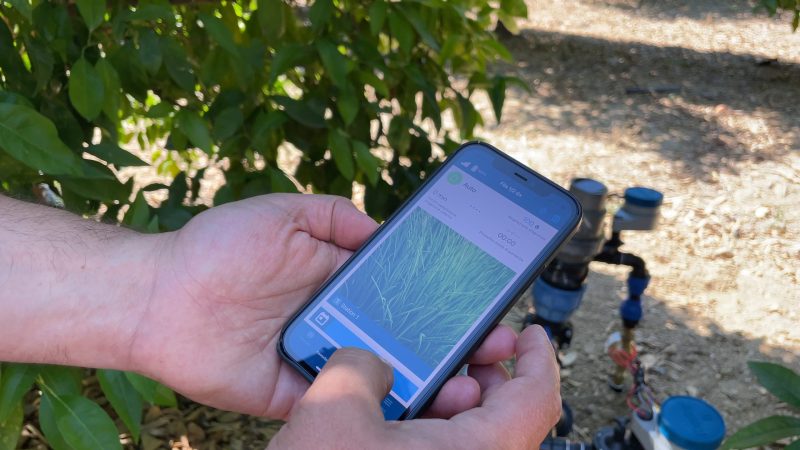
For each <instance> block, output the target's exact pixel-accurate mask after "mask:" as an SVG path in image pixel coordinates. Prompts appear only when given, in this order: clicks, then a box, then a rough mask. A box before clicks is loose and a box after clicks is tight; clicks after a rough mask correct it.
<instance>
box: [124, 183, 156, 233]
mask: <svg viewBox="0 0 800 450" xmlns="http://www.w3.org/2000/svg"><path fill="white" fill-rule="evenodd" d="M123 220H124V221H125V223H126V224H127V225H129V226H130V227H131V228H133V229H135V230H139V231H141V230H143V229H145V228H146V227H147V225H148V224H149V222H150V205H148V204H147V200H145V199H144V193H143V192H142V191H139V192H137V193H136V199H134V201H133V203H131V207H130V209H128V212H126V213H125V218H124V219H123Z"/></svg>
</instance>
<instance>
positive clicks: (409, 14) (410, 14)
mask: <svg viewBox="0 0 800 450" xmlns="http://www.w3.org/2000/svg"><path fill="white" fill-rule="evenodd" d="M397 10H398V11H400V13H401V14H402V15H403V16H404V17H405V18H406V20H408V22H409V23H410V24H411V26H412V27H414V30H415V31H416V32H417V34H418V35H419V37H421V38H422V42H424V43H425V44H427V45H428V47H430V48H432V49H433V50H434V51H436V52H438V51H439V50H440V47H439V43H438V42H436V38H435V37H433V35H432V34H431V32H430V31H429V30H428V26H427V25H426V24H425V22H423V21H422V18H421V17H420V16H419V15H418V14H417V11H416V10H415V9H413V8H411V7H409V6H404V7H401V8H397Z"/></svg>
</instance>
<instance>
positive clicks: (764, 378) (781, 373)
mask: <svg viewBox="0 0 800 450" xmlns="http://www.w3.org/2000/svg"><path fill="white" fill-rule="evenodd" d="M747 366H748V367H750V371H751V372H753V374H754V375H755V376H756V378H758V382H759V383H760V384H761V385H762V386H764V387H765V388H766V389H767V390H768V391H769V392H771V393H772V395H774V396H775V397H778V399H779V400H780V401H782V402H784V403H786V404H787V405H790V406H793V407H795V408H798V409H800V375H798V374H797V373H795V372H794V371H793V370H792V369H789V368H788V367H784V366H782V365H780V364H775V363H770V362H759V361H748V362H747Z"/></svg>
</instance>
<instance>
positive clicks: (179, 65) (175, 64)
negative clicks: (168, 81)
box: [161, 39, 194, 91]
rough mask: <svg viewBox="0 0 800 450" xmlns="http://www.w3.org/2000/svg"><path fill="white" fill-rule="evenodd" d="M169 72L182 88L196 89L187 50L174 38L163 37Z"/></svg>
mask: <svg viewBox="0 0 800 450" xmlns="http://www.w3.org/2000/svg"><path fill="white" fill-rule="evenodd" d="M161 49H162V50H163V51H164V61H166V64H165V66H166V68H167V74H169V77H170V78H172V81H174V82H175V84H177V85H178V86H179V87H180V88H181V89H184V90H187V91H194V72H193V71H192V65H191V64H189V60H188V57H187V56H186V50H184V49H183V47H181V45H180V44H179V43H178V41H176V40H174V39H161Z"/></svg>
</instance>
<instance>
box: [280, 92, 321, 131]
mask: <svg viewBox="0 0 800 450" xmlns="http://www.w3.org/2000/svg"><path fill="white" fill-rule="evenodd" d="M272 100H273V101H274V102H275V103H277V104H279V105H281V106H283V108H284V111H286V114H288V115H289V117H291V118H292V119H294V120H296V121H297V122H299V123H301V124H303V125H305V126H307V127H310V128H325V116H324V115H323V113H322V111H319V110H318V109H316V108H314V107H312V106H311V105H309V103H307V102H305V101H301V100H295V99H293V98H290V97H283V96H274V97H272Z"/></svg>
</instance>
